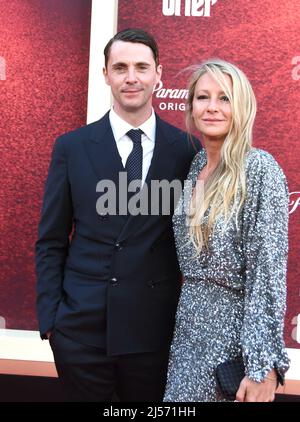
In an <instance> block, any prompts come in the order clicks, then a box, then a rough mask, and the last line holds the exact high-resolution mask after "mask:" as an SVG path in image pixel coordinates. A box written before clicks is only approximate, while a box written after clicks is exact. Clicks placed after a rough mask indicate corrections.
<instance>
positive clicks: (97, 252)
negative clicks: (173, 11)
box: [36, 29, 196, 402]
mask: <svg viewBox="0 0 300 422" xmlns="http://www.w3.org/2000/svg"><path fill="white" fill-rule="evenodd" d="M104 55H105V67H104V70H103V72H104V77H105V80H106V83H107V84H108V85H109V86H110V87H111V91H112V94H113V98H114V103H113V108H112V109H111V110H110V111H109V112H108V113H107V114H106V115H105V116H104V117H102V118H101V119H100V120H99V121H97V122H95V123H92V124H89V125H87V126H85V127H82V128H80V129H77V130H75V131H73V132H70V133H67V134H64V135H62V136H61V137H59V138H58V139H57V141H56V143H55V145H54V149H53V154H52V160H51V164H50V168H49V174H48V178H47V182H46V187H45V195H44V203H43V209H42V215H41V221H40V225H39V237H38V241H37V243H36V269H37V278H38V283H37V309H38V318H39V323H40V332H41V337H42V338H43V339H47V338H48V339H49V341H50V344H51V347H52V350H53V353H54V358H55V364H56V368H57V372H58V375H59V378H60V379H61V380H62V382H63V384H64V386H65V388H66V391H67V392H68V394H69V396H68V397H69V400H77V401H99V402H101V401H111V400H112V399H113V398H114V397H118V399H119V400H121V401H160V400H161V399H162V397H163V392H164V387H165V382H166V372H167V362H168V351H169V347H170V342H171V338H172V332H173V326H174V317H175V312H176V306H177V301H178V297H179V293H180V272H179V266H178V262H177V257H176V250H175V245H174V237H173V231H172V224H171V223H172V221H171V220H172V213H173V210H174V206H173V207H171V210H170V212H168V213H167V214H165V213H164V212H163V211H162V207H160V206H158V210H159V212H151V205H153V203H151V199H152V198H151V194H149V195H148V199H149V203H148V211H149V212H148V213H146V214H147V215H146V214H145V213H142V214H138V215H132V214H130V212H127V213H123V212H122V213H121V212H118V211H119V210H120V207H121V205H122V206H123V205H124V204H120V202H118V201H119V200H117V207H116V211H117V212H115V213H114V212H113V213H109V212H101V210H100V211H99V207H98V205H99V198H101V193H99V189H98V188H97V186H98V182H99V181H103V180H108V181H111V182H113V183H114V186H115V187H116V196H117V198H119V193H120V189H121V185H120V183H119V176H120V174H121V173H123V174H127V171H129V170H128V169H127V167H126V162H127V160H128V159H129V156H130V154H131V152H132V151H133V149H134V148H135V147H134V146H133V144H134V142H133V140H132V139H131V138H130V136H129V135H128V131H130V130H132V129H140V130H141V131H142V132H139V133H140V144H139V146H138V147H139V148H140V151H141V179H140V181H141V185H140V186H141V191H140V192H138V190H137V195H141V194H142V192H145V186H146V185H147V186H149V185H150V183H151V181H153V180H156V181H162V180H164V181H168V182H170V183H171V182H172V181H174V180H179V181H180V182H181V183H183V181H184V179H185V177H186V175H187V173H188V170H189V166H190V163H191V161H192V159H193V156H194V155H195V153H196V150H195V148H193V147H192V145H191V143H190V140H189V139H188V137H187V135H186V134H185V133H184V132H181V131H180V130H179V129H177V128H175V127H174V126H171V125H170V124H168V123H166V122H164V121H163V120H161V119H160V118H159V117H158V116H157V115H156V114H155V113H154V111H153V108H152V93H153V88H154V86H155V85H156V84H157V83H158V82H159V81H160V78H161V72H162V68H161V65H160V64H159V58H158V49H157V44H156V42H155V40H154V39H153V37H152V36H151V35H149V34H147V33H146V32H144V31H142V30H139V29H131V30H124V31H121V32H119V33H118V34H116V35H115V36H114V37H113V38H112V39H111V40H110V41H109V42H108V44H107V46H106V47H105V50H104ZM129 133H131V132H129ZM140 145H141V146H142V148H141V147H140ZM135 160H136V157H135ZM136 165H137V164H136V162H135V164H134V166H136ZM126 187H127V185H126ZM123 193H124V192H123ZM102 194H104V192H102ZM169 195H170V198H168V199H170V200H171V203H172V200H173V199H174V198H173V197H174V195H173V194H172V192H171V190H170V194H169ZM129 198H132V196H130V195H129ZM97 204H98V205H97ZM126 205H127V203H126ZM156 205H157V204H156ZM152 208H155V207H153V206H152ZM156 211H157V210H156Z"/></svg>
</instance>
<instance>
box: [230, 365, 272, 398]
mask: <svg viewBox="0 0 300 422" xmlns="http://www.w3.org/2000/svg"><path fill="white" fill-rule="evenodd" d="M276 388H277V374H276V371H275V370H274V369H272V371H270V372H269V373H268V374H267V376H266V378H265V379H264V380H263V381H262V382H256V381H252V380H251V379H249V378H248V377H247V376H245V377H244V378H243V379H242V381H241V383H240V386H239V389H238V391H237V393H236V401H241V402H270V401H274V398H275V391H276Z"/></svg>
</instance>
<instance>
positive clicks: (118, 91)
mask: <svg viewBox="0 0 300 422" xmlns="http://www.w3.org/2000/svg"><path fill="white" fill-rule="evenodd" d="M161 70H162V69H161V66H160V65H159V66H157V67H156V63H155V60H154V57H153V53H152V50H151V48H150V47H148V46H146V45H144V44H140V43H132V42H125V41H115V42H114V43H113V44H112V46H111V49H110V54H109V58H108V62H107V67H106V68H104V69H103V73H104V77H105V82H106V83H107V85H109V86H110V87H111V91H112V94H113V97H114V109H115V111H116V113H118V114H119V115H120V116H121V117H122V116H124V115H126V113H140V114H143V113H145V117H148V115H149V113H151V107H152V93H153V89H154V87H155V85H156V84H157V83H158V82H159V81H160V78H161Z"/></svg>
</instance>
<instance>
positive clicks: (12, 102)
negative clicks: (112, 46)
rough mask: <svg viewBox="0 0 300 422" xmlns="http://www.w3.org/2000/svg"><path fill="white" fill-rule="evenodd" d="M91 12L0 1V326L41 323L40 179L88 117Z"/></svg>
mask: <svg viewBox="0 0 300 422" xmlns="http://www.w3.org/2000/svg"><path fill="white" fill-rule="evenodd" d="M90 15H91V1H90V0H10V1H7V0H0V98H1V100H0V110H1V114H0V115H1V117H0V175H1V178H0V180H1V189H0V268H1V271H0V327H1V326H2V327H4V326H6V328H11V329H24V330H26V329H27V330H28V329H29V330H35V329H37V322H36V317H35V272H34V242H35V240H36V237H37V223H38V220H39V214H40V208H41V203H42V193H43V186H44V181H45V177H46V173H47V169H48V165H49V159H50V154H51V150H52V146H53V142H54V139H55V138H56V137H57V136H58V135H59V134H61V133H63V132H65V131H68V130H71V129H73V128H75V127H78V126H81V125H84V124H85V122H86V107H87V90H88V66H89V43H90V39H89V37H90V21H91V16H90ZM99 73H100V72H99Z"/></svg>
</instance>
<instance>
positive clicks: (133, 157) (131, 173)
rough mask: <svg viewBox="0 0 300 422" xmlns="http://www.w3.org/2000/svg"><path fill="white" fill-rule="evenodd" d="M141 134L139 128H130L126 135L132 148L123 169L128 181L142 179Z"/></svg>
mask: <svg viewBox="0 0 300 422" xmlns="http://www.w3.org/2000/svg"><path fill="white" fill-rule="evenodd" d="M142 134H143V131H142V130H141V129H131V130H129V131H128V132H127V133H126V135H127V136H129V138H130V139H131V140H132V142H133V148H132V151H131V153H130V154H129V156H128V158H127V161H126V165H125V170H126V171H127V180H128V183H130V182H132V181H133V180H142V171H143V147H142Z"/></svg>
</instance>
